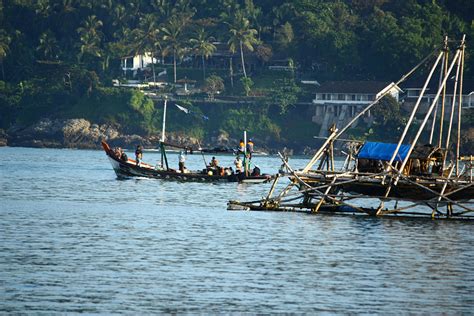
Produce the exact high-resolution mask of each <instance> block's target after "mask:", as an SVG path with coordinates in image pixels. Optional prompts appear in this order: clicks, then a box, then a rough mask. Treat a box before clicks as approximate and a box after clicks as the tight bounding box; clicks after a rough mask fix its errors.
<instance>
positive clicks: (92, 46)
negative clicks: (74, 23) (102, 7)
mask: <svg viewBox="0 0 474 316" xmlns="http://www.w3.org/2000/svg"><path fill="white" fill-rule="evenodd" d="M101 27H102V21H100V20H99V19H97V17H96V16H95V15H90V16H88V17H87V19H86V20H85V21H84V23H83V26H81V27H79V28H78V29H77V33H79V37H80V40H81V45H80V53H79V55H78V59H79V60H81V59H82V57H83V56H84V55H85V54H89V55H92V56H95V57H101V55H102V52H101V49H100V41H101V39H102V37H103V34H102V32H101V31H100V28H101Z"/></svg>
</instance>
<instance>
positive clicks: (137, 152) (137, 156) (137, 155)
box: [135, 145, 143, 166]
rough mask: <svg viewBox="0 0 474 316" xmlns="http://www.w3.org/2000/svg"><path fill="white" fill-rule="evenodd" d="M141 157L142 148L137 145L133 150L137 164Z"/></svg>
mask: <svg viewBox="0 0 474 316" xmlns="http://www.w3.org/2000/svg"><path fill="white" fill-rule="evenodd" d="M142 157H143V148H142V146H141V145H137V149H136V150H135V161H136V163H137V166H139V165H140V161H141V160H142Z"/></svg>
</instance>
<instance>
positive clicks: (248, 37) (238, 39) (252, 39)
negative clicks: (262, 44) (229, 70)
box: [227, 10, 259, 77]
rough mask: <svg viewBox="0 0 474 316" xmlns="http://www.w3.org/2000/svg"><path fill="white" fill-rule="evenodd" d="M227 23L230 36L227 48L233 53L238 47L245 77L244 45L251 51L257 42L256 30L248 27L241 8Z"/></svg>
mask: <svg viewBox="0 0 474 316" xmlns="http://www.w3.org/2000/svg"><path fill="white" fill-rule="evenodd" d="M228 25H229V33H230V38H229V40H228V42H227V44H228V45H229V50H230V51H231V52H232V53H235V52H236V50H237V47H239V50H240V59H241V63H242V71H243V73H244V77H247V72H246V71H245V60H244V47H245V48H246V49H247V50H249V51H251V52H253V50H254V45H256V44H258V43H259V41H258V39H257V37H256V36H257V30H255V29H253V28H251V27H250V22H249V20H248V19H247V18H246V17H245V16H244V13H243V11H242V10H239V11H237V12H236V13H235V17H234V20H233V21H232V23H229V24H228Z"/></svg>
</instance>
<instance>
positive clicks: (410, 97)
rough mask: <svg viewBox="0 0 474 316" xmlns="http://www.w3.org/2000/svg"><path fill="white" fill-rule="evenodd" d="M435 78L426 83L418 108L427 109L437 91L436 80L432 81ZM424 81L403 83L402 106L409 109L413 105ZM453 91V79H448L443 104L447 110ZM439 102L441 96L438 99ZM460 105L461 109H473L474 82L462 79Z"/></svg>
mask: <svg viewBox="0 0 474 316" xmlns="http://www.w3.org/2000/svg"><path fill="white" fill-rule="evenodd" d="M434 81H436V80H432V82H430V84H429V85H428V87H427V89H426V91H425V95H424V96H423V98H422V99H421V103H420V109H421V110H425V111H427V110H428V108H429V106H430V105H431V103H432V102H433V99H434V97H435V96H436V93H437V92H438V82H434ZM423 85H424V82H421V81H416V80H413V81H409V82H407V83H405V84H404V85H403V91H404V92H405V93H404V94H403V96H402V97H401V100H402V103H403V107H404V108H405V109H407V110H411V108H412V107H413V105H414V104H415V103H416V101H417V100H418V97H419V96H420V93H421V90H422V88H423ZM459 88H460V86H459V84H458V86H457V89H458V90H457V91H458V93H457V94H459ZM453 92H454V80H452V79H451V80H448V82H447V83H446V99H445V105H447V110H448V111H450V107H451V104H452V100H453ZM439 100H440V101H439V102H441V98H440V99H439ZM457 103H458V102H457V99H456V100H455V104H456V107H457ZM462 107H463V109H474V82H472V81H464V82H463V93H462Z"/></svg>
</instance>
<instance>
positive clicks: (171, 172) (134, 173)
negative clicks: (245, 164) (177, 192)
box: [102, 141, 272, 183]
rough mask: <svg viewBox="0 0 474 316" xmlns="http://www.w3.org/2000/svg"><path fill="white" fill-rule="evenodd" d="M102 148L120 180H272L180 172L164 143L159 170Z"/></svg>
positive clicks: (201, 171) (261, 176)
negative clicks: (176, 168) (167, 155)
mask: <svg viewBox="0 0 474 316" xmlns="http://www.w3.org/2000/svg"><path fill="white" fill-rule="evenodd" d="M102 148H103V149H104V151H105V153H106V155H107V157H108V158H109V160H110V163H111V164H112V168H113V169H114V171H115V173H116V175H117V177H118V178H130V177H146V178H155V179H166V180H177V181H192V182H240V183H264V182H268V181H270V180H271V179H272V176H270V175H268V174H262V175H254V176H252V175H248V176H246V175H245V173H233V172H232V173H224V174H223V175H221V174H217V172H212V170H211V169H209V168H206V169H203V170H198V171H188V172H184V173H183V172H180V171H179V170H175V169H171V168H169V167H168V162H167V158H166V155H165V151H164V143H162V151H161V152H162V155H164V156H163V161H164V163H163V165H164V167H163V168H157V167H155V166H152V165H150V164H147V163H144V162H140V164H138V165H137V163H136V161H135V160H133V159H130V158H127V160H124V159H122V158H121V157H119V156H118V155H116V153H115V152H114V150H112V148H110V146H109V145H108V144H107V143H106V142H105V141H102Z"/></svg>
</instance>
